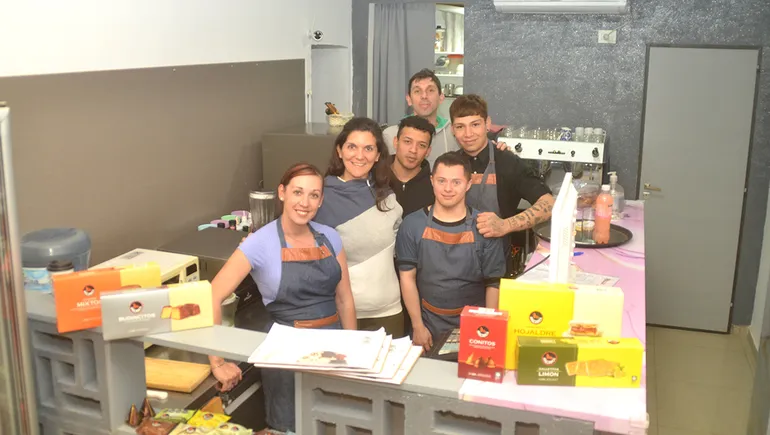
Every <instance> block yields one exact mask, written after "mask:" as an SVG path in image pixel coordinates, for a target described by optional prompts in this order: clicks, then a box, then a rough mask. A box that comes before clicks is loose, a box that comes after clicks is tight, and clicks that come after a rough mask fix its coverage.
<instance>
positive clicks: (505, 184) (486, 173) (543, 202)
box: [449, 94, 554, 275]
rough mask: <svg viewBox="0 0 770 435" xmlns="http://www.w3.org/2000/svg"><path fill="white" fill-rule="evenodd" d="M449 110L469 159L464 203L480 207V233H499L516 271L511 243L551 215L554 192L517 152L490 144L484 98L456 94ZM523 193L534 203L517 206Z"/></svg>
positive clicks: (462, 152)
mask: <svg viewBox="0 0 770 435" xmlns="http://www.w3.org/2000/svg"><path fill="white" fill-rule="evenodd" d="M449 115H450V118H451V120H452V130H453V131H454V135H455V137H456V138H457V143H459V144H460V148H461V150H460V151H459V154H460V155H461V156H462V157H463V158H464V159H465V160H466V161H467V162H469V163H470V165H471V172H472V176H471V177H472V178H471V184H472V185H471V188H470V190H469V191H468V195H467V196H466V203H467V204H468V205H469V206H471V207H473V208H475V209H477V210H479V211H480V212H481V213H480V214H479V219H478V230H479V232H480V233H481V235H483V236H484V237H486V238H502V239H503V243H504V249H505V257H506V260H505V261H506V269H507V273H506V275H511V274H513V273H515V272H516V271H514V270H513V267H512V266H513V262H512V258H511V251H512V248H513V249H516V250H521V248H522V247H523V241H524V237H525V236H526V234H525V233H524V230H527V229H529V228H532V227H534V226H535V225H537V224H539V223H541V222H545V221H547V220H548V219H550V218H551V211H552V210H553V203H554V198H553V195H552V194H551V190H550V189H549V188H548V187H547V186H546V185H545V184H544V183H543V181H542V180H541V179H540V178H538V177H537V175H535V174H534V173H533V172H532V171H531V170H530V169H529V168H527V166H526V165H525V164H524V162H522V160H521V159H520V158H519V157H518V156H517V155H515V154H513V153H512V152H508V151H503V150H499V149H497V148H496V147H495V146H491V144H492V142H491V141H490V140H489V139H488V138H487V131H488V129H489V125H490V119H489V113H488V110H487V103H486V101H484V99H482V98H481V97H479V96H478V95H473V94H470V95H463V96H460V97H458V98H457V99H456V100H455V101H454V102H453V103H452V105H451V106H450V107H449ZM522 199H525V200H527V201H528V202H529V203H530V204H532V205H531V206H530V207H529V208H527V209H526V210H524V211H521V212H520V210H519V203H520V202H521V200H522ZM512 245H513V246H512ZM524 254H526V253H524Z"/></svg>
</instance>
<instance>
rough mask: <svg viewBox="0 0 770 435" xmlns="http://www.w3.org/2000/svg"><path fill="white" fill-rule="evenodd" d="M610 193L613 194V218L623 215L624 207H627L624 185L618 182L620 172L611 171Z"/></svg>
mask: <svg viewBox="0 0 770 435" xmlns="http://www.w3.org/2000/svg"><path fill="white" fill-rule="evenodd" d="M609 176H610V194H611V195H612V220H617V219H621V218H622V217H623V209H624V208H625V207H626V195H625V193H624V191H623V186H621V185H620V184H618V173H617V172H609Z"/></svg>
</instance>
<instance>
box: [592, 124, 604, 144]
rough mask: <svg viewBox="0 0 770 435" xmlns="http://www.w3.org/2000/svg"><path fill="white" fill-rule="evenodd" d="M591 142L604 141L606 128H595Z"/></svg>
mask: <svg viewBox="0 0 770 435" xmlns="http://www.w3.org/2000/svg"><path fill="white" fill-rule="evenodd" d="M591 142H596V143H604V130H602V129H601V128H595V129H594V134H593V136H592V137H591Z"/></svg>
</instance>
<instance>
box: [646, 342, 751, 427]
mask: <svg viewBox="0 0 770 435" xmlns="http://www.w3.org/2000/svg"><path fill="white" fill-rule="evenodd" d="M742 340H743V338H742V337H741V336H739V335H736V334H732V335H721V334H709V333H702V332H690V331H680V330H675V329H666V328H653V327H649V328H647V376H648V380H647V385H648V386H647V409H648V413H649V414H650V429H649V432H648V433H649V434H650V435H740V434H745V433H746V425H747V421H748V413H749V406H750V403H751V391H752V382H753V375H752V373H751V366H750V365H749V360H748V357H747V355H746V352H745V351H744V346H743V343H742Z"/></svg>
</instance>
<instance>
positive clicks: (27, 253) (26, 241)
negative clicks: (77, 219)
mask: <svg viewBox="0 0 770 435" xmlns="http://www.w3.org/2000/svg"><path fill="white" fill-rule="evenodd" d="M90 261H91V238H90V237H89V236H88V233H86V232H85V231H83V230H80V229H77V228H46V229H42V230H39V231H33V232H31V233H27V234H25V235H24V236H23V237H22V238H21V264H22V270H23V273H24V289H25V290H34V291H44V292H51V291H52V288H51V274H50V272H49V271H48V266H50V265H51V263H54V262H58V263H72V269H73V270H74V271H75V272H77V271H79V270H86V269H88V266H89V263H90ZM54 266H55V267H54V269H58V267H57V266H56V265H54Z"/></svg>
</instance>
